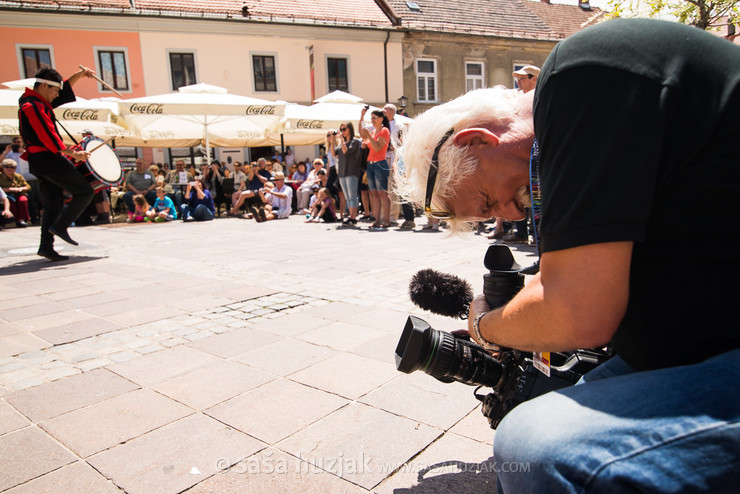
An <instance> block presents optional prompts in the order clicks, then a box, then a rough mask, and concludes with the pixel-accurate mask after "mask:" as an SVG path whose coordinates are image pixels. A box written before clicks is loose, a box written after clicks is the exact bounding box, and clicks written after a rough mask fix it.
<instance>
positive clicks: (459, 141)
mask: <svg viewBox="0 0 740 494" xmlns="http://www.w3.org/2000/svg"><path fill="white" fill-rule="evenodd" d="M453 142H454V143H455V146H460V147H463V146H478V145H481V144H487V145H491V146H494V147H495V146H498V142H499V139H498V136H497V135H496V134H494V133H493V132H491V131H490V130H488V129H486V128H483V127H473V128H469V129H463V130H461V131H460V132H458V133H457V134H455V137H454V138H453Z"/></svg>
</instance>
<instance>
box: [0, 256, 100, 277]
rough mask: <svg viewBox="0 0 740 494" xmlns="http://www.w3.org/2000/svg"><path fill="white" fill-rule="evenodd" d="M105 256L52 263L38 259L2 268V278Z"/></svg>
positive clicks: (70, 258)
mask: <svg viewBox="0 0 740 494" xmlns="http://www.w3.org/2000/svg"><path fill="white" fill-rule="evenodd" d="M104 258H105V256H99V257H95V256H69V259H67V260H66V261H50V260H48V259H45V258H43V257H37V258H34V259H28V260H26V261H22V262H18V263H16V264H11V265H9V266H4V267H0V276H4V275H11V274H23V273H33V272H36V271H40V270H43V269H48V268H55V267H58V266H67V265H70V264H79V263H81V262H89V261H97V260H98V259H104Z"/></svg>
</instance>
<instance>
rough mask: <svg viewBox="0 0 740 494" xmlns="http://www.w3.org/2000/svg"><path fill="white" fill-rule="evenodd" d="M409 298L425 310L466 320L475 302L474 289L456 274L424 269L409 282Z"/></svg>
mask: <svg viewBox="0 0 740 494" xmlns="http://www.w3.org/2000/svg"><path fill="white" fill-rule="evenodd" d="M409 296H410V297H411V301H412V302H413V303H414V304H415V305H417V306H418V307H420V308H422V309H424V310H428V311H429V312H433V313H435V314H439V315H442V316H448V317H457V318H459V319H464V318H466V317H467V315H468V310H469V306H470V302H472V301H473V289H472V288H471V286H470V284H469V283H468V282H467V281H465V280H463V279H462V278H459V277H457V276H455V275H454V274H445V273H440V272H439V271H435V270H433V269H422V270H421V271H419V272H417V273H416V274H415V275H414V276H413V277H412V278H411V281H410V282H409Z"/></svg>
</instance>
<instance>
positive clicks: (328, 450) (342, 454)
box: [276, 403, 442, 489]
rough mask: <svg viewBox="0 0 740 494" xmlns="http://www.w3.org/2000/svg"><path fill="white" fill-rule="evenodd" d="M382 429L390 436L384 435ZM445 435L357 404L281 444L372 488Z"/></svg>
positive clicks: (299, 455) (293, 453)
mask: <svg viewBox="0 0 740 494" xmlns="http://www.w3.org/2000/svg"><path fill="white" fill-rule="evenodd" d="M340 431H341V432H340ZM378 431H384V433H382V434H378ZM389 431H393V433H392V434H389V433H388V432H389ZM440 435H442V431H441V430H439V429H435V428H432V427H429V426H427V425H424V424H421V423H418V422H414V421H412V420H408V419H405V418H403V417H398V416H397V415H393V414H390V413H388V412H384V411H382V410H378V409H375V408H371V407H368V406H366V405H362V404H359V403H355V404H351V405H349V406H346V407H344V408H342V409H341V410H339V411H337V412H335V413H333V414H331V415H328V416H327V417H325V418H323V419H322V420H320V421H318V422H316V423H315V424H312V425H310V426H308V427H306V428H305V429H303V430H301V431H300V432H298V433H296V434H294V435H293V436H291V437H289V438H287V439H285V440H284V441H281V442H280V443H278V444H277V445H276V446H277V447H278V448H279V449H281V450H283V451H286V452H288V453H290V454H292V455H293V456H296V457H298V458H300V459H302V460H304V461H306V462H308V463H310V464H312V465H315V466H317V467H319V468H321V469H323V470H326V471H329V472H332V473H334V474H335V475H339V476H340V477H342V478H344V479H346V480H349V481H350V482H352V483H355V484H358V485H360V486H362V487H364V488H366V489H372V488H373V487H374V486H376V485H378V484H379V483H380V482H381V481H383V480H384V479H385V478H386V477H388V476H390V475H391V474H392V473H393V472H394V471H395V470H396V469H397V468H398V467H400V466H401V465H403V464H404V463H406V462H407V461H408V460H409V459H411V458H412V457H414V456H415V455H416V454H417V453H418V452H419V451H420V450H422V449H424V448H426V446H427V445H429V444H430V443H432V442H433V441H434V440H435V439H437V438H438V437H439V436H440Z"/></svg>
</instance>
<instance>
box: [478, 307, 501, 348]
mask: <svg viewBox="0 0 740 494" xmlns="http://www.w3.org/2000/svg"><path fill="white" fill-rule="evenodd" d="M486 314H488V312H481V313H480V314H478V315H477V316H475V319H473V337H474V338H475V340H476V342H477V343H478V344H479V345H480V346H481V347H483V349H484V350H488V351H489V352H500V351H501V347H500V346H498V345H496V344H495V343H491V342H490V341H488V340H486V339H485V338H483V336H481V334H480V320H481V319H483V316H485V315H486Z"/></svg>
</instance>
